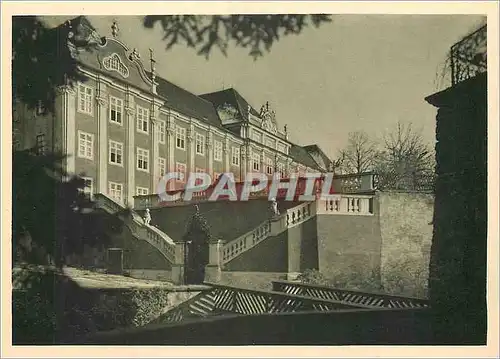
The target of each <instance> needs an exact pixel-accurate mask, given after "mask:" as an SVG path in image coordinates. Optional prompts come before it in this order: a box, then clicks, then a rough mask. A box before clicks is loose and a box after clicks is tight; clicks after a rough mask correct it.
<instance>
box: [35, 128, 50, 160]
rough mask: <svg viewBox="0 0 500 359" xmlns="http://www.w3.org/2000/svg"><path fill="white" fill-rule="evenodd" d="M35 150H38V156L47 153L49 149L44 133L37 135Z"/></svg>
mask: <svg viewBox="0 0 500 359" xmlns="http://www.w3.org/2000/svg"><path fill="white" fill-rule="evenodd" d="M35 150H36V154H37V155H43V154H45V151H46V150H47V148H46V143H45V134H44V133H41V134H39V135H36V144H35Z"/></svg>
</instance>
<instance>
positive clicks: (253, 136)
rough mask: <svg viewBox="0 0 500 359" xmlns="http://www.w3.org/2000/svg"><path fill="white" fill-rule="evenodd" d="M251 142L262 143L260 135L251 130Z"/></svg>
mask: <svg viewBox="0 0 500 359" xmlns="http://www.w3.org/2000/svg"><path fill="white" fill-rule="evenodd" d="M252 140H254V141H256V142H259V143H260V142H262V135H261V134H260V132H257V131H255V130H252Z"/></svg>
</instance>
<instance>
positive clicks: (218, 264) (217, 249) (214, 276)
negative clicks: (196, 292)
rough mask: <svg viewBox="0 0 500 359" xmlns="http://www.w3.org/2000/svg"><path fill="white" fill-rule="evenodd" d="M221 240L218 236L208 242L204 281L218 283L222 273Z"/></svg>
mask: <svg viewBox="0 0 500 359" xmlns="http://www.w3.org/2000/svg"><path fill="white" fill-rule="evenodd" d="M221 252H222V241H221V240H220V239H218V238H216V239H212V240H210V242H209V244H208V264H207V265H206V267H205V281H206V282H210V283H219V282H220V280H221V274H222V253H221Z"/></svg>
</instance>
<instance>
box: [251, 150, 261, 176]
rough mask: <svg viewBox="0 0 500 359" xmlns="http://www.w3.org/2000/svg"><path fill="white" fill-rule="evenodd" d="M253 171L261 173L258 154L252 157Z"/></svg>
mask: <svg viewBox="0 0 500 359" xmlns="http://www.w3.org/2000/svg"><path fill="white" fill-rule="evenodd" d="M252 169H253V170H254V171H256V172H259V171H260V156H259V154H258V153H254V154H253V155H252Z"/></svg>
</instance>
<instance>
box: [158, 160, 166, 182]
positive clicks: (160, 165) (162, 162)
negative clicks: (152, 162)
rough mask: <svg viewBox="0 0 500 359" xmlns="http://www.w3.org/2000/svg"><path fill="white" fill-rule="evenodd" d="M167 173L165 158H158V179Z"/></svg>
mask: <svg viewBox="0 0 500 359" xmlns="http://www.w3.org/2000/svg"><path fill="white" fill-rule="evenodd" d="M166 172H167V159H166V158H165V157H158V177H159V178H162V177H163V176H165V174H166Z"/></svg>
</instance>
